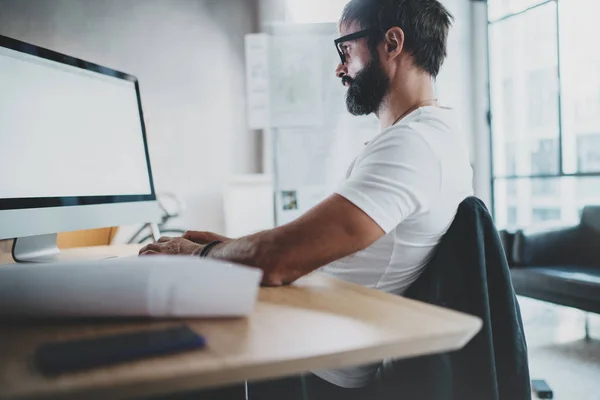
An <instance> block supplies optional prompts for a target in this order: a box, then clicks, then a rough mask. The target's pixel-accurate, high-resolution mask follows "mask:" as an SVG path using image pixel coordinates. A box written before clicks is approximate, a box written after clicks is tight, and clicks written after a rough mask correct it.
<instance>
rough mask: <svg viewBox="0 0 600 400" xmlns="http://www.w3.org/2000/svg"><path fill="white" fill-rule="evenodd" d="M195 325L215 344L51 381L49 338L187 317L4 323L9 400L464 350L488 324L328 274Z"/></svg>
mask: <svg viewBox="0 0 600 400" xmlns="http://www.w3.org/2000/svg"><path fill="white" fill-rule="evenodd" d="M115 250H118V252H119V253H121V254H123V253H132V252H133V253H135V251H136V248H131V247H120V248H119V247H110V248H100V249H93V250H88V254H89V252H90V251H91V252H95V253H96V254H98V255H99V256H101V255H106V254H111V253H114V252H115ZM82 251H83V250H79V249H78V250H74V251H73V252H72V253H70V254H72V255H73V256H76V255H77V254H82V253H81V252H82ZM0 268H1V267H0ZM107 295H110V294H107ZM185 322H186V323H187V324H189V325H190V326H191V327H192V328H193V329H194V330H196V331H197V332H199V333H201V334H203V335H204V336H206V338H207V341H208V348H207V349H205V350H202V351H196V352H190V353H186V354H182V355H175V356H169V357H162V358H157V359H149V360H145V361H139V362H131V363H127V364H122V365H119V366H115V367H110V368H102V369H98V370H94V371H90V372H83V373H76V374H71V375H66V376H63V377H59V378H54V379H48V378H45V377H43V376H41V375H40V374H39V373H38V372H37V371H36V370H35V369H34V368H33V367H32V365H31V359H32V355H33V353H34V350H35V348H36V346H37V345H39V344H40V343H42V342H46V341H52V340H60V339H72V338H80V337H89V336H94V335H98V334H107V333H115V332H127V331H135V330H137V329H145V328H157V327H164V326H169V325H177V324H179V323H180V322H178V321H131V320H127V321H120V322H119V321H92V322H90V321H88V322H81V321H79V322H68V321H67V322H65V321H63V322H46V323H41V322H38V323H24V322H23V323H15V322H12V323H10V324H8V323H7V321H0V399H13V398H14V399H16V398H52V399H56V398H71V399H92V398H98V399H120V398H128V397H134V396H147V395H162V394H168V393H177V392H181V391H185V390H193V389H199V388H207V387H214V386H219V385H224V384H233V383H238V382H243V381H244V380H257V379H262V378H275V377H280V376H284V375H290V374H298V373H303V372H306V371H309V370H311V369H320V368H331V367H344V366H351V365H357V364H364V363H368V362H373V361H377V360H381V359H384V358H401V357H411V356H416V355H423V354H429V353H436V352H442V351H447V350H453V349H458V348H460V347H462V346H464V345H465V344H466V343H467V342H468V341H469V340H470V339H471V338H472V337H473V336H474V335H475V333H476V332H477V331H478V330H479V329H480V327H481V322H480V320H479V319H477V318H474V317H471V316H467V315H463V314H459V313H456V312H453V311H448V310H444V309H441V308H437V307H433V306H430V305H427V304H423V303H419V302H415V301H412V300H408V299H405V298H402V297H398V296H392V295H389V294H385V293H382V292H378V291H375V290H371V289H366V288H364V287H361V286H358V285H353V284H349V283H345V282H342V281H339V280H336V279H332V278H329V277H326V276H324V275H321V274H313V275H310V276H307V277H305V278H303V279H301V280H300V281H298V282H297V284H295V285H293V286H291V287H285V288H263V289H261V291H260V297H259V302H258V304H257V307H256V310H255V312H254V314H253V315H252V316H251V317H250V318H247V319H233V320H214V319H213V320H189V321H185Z"/></svg>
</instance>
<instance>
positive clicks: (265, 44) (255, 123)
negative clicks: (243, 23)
mask: <svg viewBox="0 0 600 400" xmlns="http://www.w3.org/2000/svg"><path fill="white" fill-rule="evenodd" d="M269 41H270V38H269V35H267V34H264V33H258V34H250V35H246V91H247V100H248V127H249V128H250V129H264V128H268V127H269V126H270V118H271V115H270V114H271V108H270V92H269V74H270V72H269Z"/></svg>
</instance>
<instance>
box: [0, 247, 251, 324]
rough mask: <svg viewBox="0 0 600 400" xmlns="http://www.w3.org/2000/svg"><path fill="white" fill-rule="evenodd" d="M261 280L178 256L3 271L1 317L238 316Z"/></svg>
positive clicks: (4, 268) (17, 267) (245, 270)
mask: <svg viewBox="0 0 600 400" xmlns="http://www.w3.org/2000/svg"><path fill="white" fill-rule="evenodd" d="M261 278H262V271H260V270H258V269H254V268H247V267H242V266H237V265H233V264H229V263H225V262H220V261H215V260H210V259H199V258H198V257H181V256H172V257H167V256H156V257H132V258H121V259H112V260H98V261H86V262H68V263H52V264H14V265H7V266H2V267H0V316H30V317H157V318H158V317H167V318H172V317H234V316H243V315H248V314H250V313H251V312H252V310H253V309H254V305H255V303H256V299H257V296H258V288H259V284H260V281H261Z"/></svg>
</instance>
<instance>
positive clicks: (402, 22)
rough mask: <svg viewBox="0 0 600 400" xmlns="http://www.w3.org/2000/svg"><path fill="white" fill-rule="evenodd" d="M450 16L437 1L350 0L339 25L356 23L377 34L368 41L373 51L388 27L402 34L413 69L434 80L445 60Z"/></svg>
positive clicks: (451, 17) (450, 23) (452, 19)
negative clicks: (410, 56) (415, 66)
mask: <svg viewBox="0 0 600 400" xmlns="http://www.w3.org/2000/svg"><path fill="white" fill-rule="evenodd" d="M452 21H454V17H453V16H452V15H451V14H450V13H449V12H448V10H446V8H445V7H444V6H443V5H442V4H441V3H440V2H439V1H438V0H351V1H350V2H349V3H348V4H347V5H346V7H345V8H344V12H343V14H342V18H341V20H340V24H350V23H357V24H358V25H359V26H360V27H361V29H373V30H376V31H379V32H380V35H377V36H376V37H372V38H371V39H370V40H369V46H370V47H371V51H372V52H373V51H374V49H375V47H376V45H377V44H378V43H380V42H381V40H382V39H383V37H384V34H385V32H387V30H388V29H390V28H392V27H395V26H397V27H400V28H401V29H402V30H403V31H404V48H405V49H406V50H407V51H408V52H409V53H410V54H412V56H413V58H414V61H415V64H416V65H417V67H419V68H421V69H423V70H425V71H427V72H428V73H429V74H430V75H431V76H432V77H434V78H435V77H436V76H437V75H438V73H439V72H440V68H441V66H442V64H443V63H444V59H445V58H446V55H447V52H446V44H447V38H448V31H449V30H450V26H451V25H452Z"/></svg>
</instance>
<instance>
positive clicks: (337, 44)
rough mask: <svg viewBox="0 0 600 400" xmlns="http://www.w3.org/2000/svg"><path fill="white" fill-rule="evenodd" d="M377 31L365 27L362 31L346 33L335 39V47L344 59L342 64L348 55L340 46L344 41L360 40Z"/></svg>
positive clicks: (341, 58)
mask: <svg viewBox="0 0 600 400" xmlns="http://www.w3.org/2000/svg"><path fill="white" fill-rule="evenodd" d="M377 32H378V31H377V30H375V29H365V30H362V31H358V32H354V33H351V34H349V35H346V36H342V37H341V38H339V39H335V40H334V44H335V49H336V50H337V52H338V55H339V56H340V60H341V61H342V64H346V55H345V54H344V50H343V49H342V48H341V46H340V45H341V44H342V43H346V42H351V41H353V40H358V39H362V38H366V37H368V36H371V35H374V34H376V33H377Z"/></svg>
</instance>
